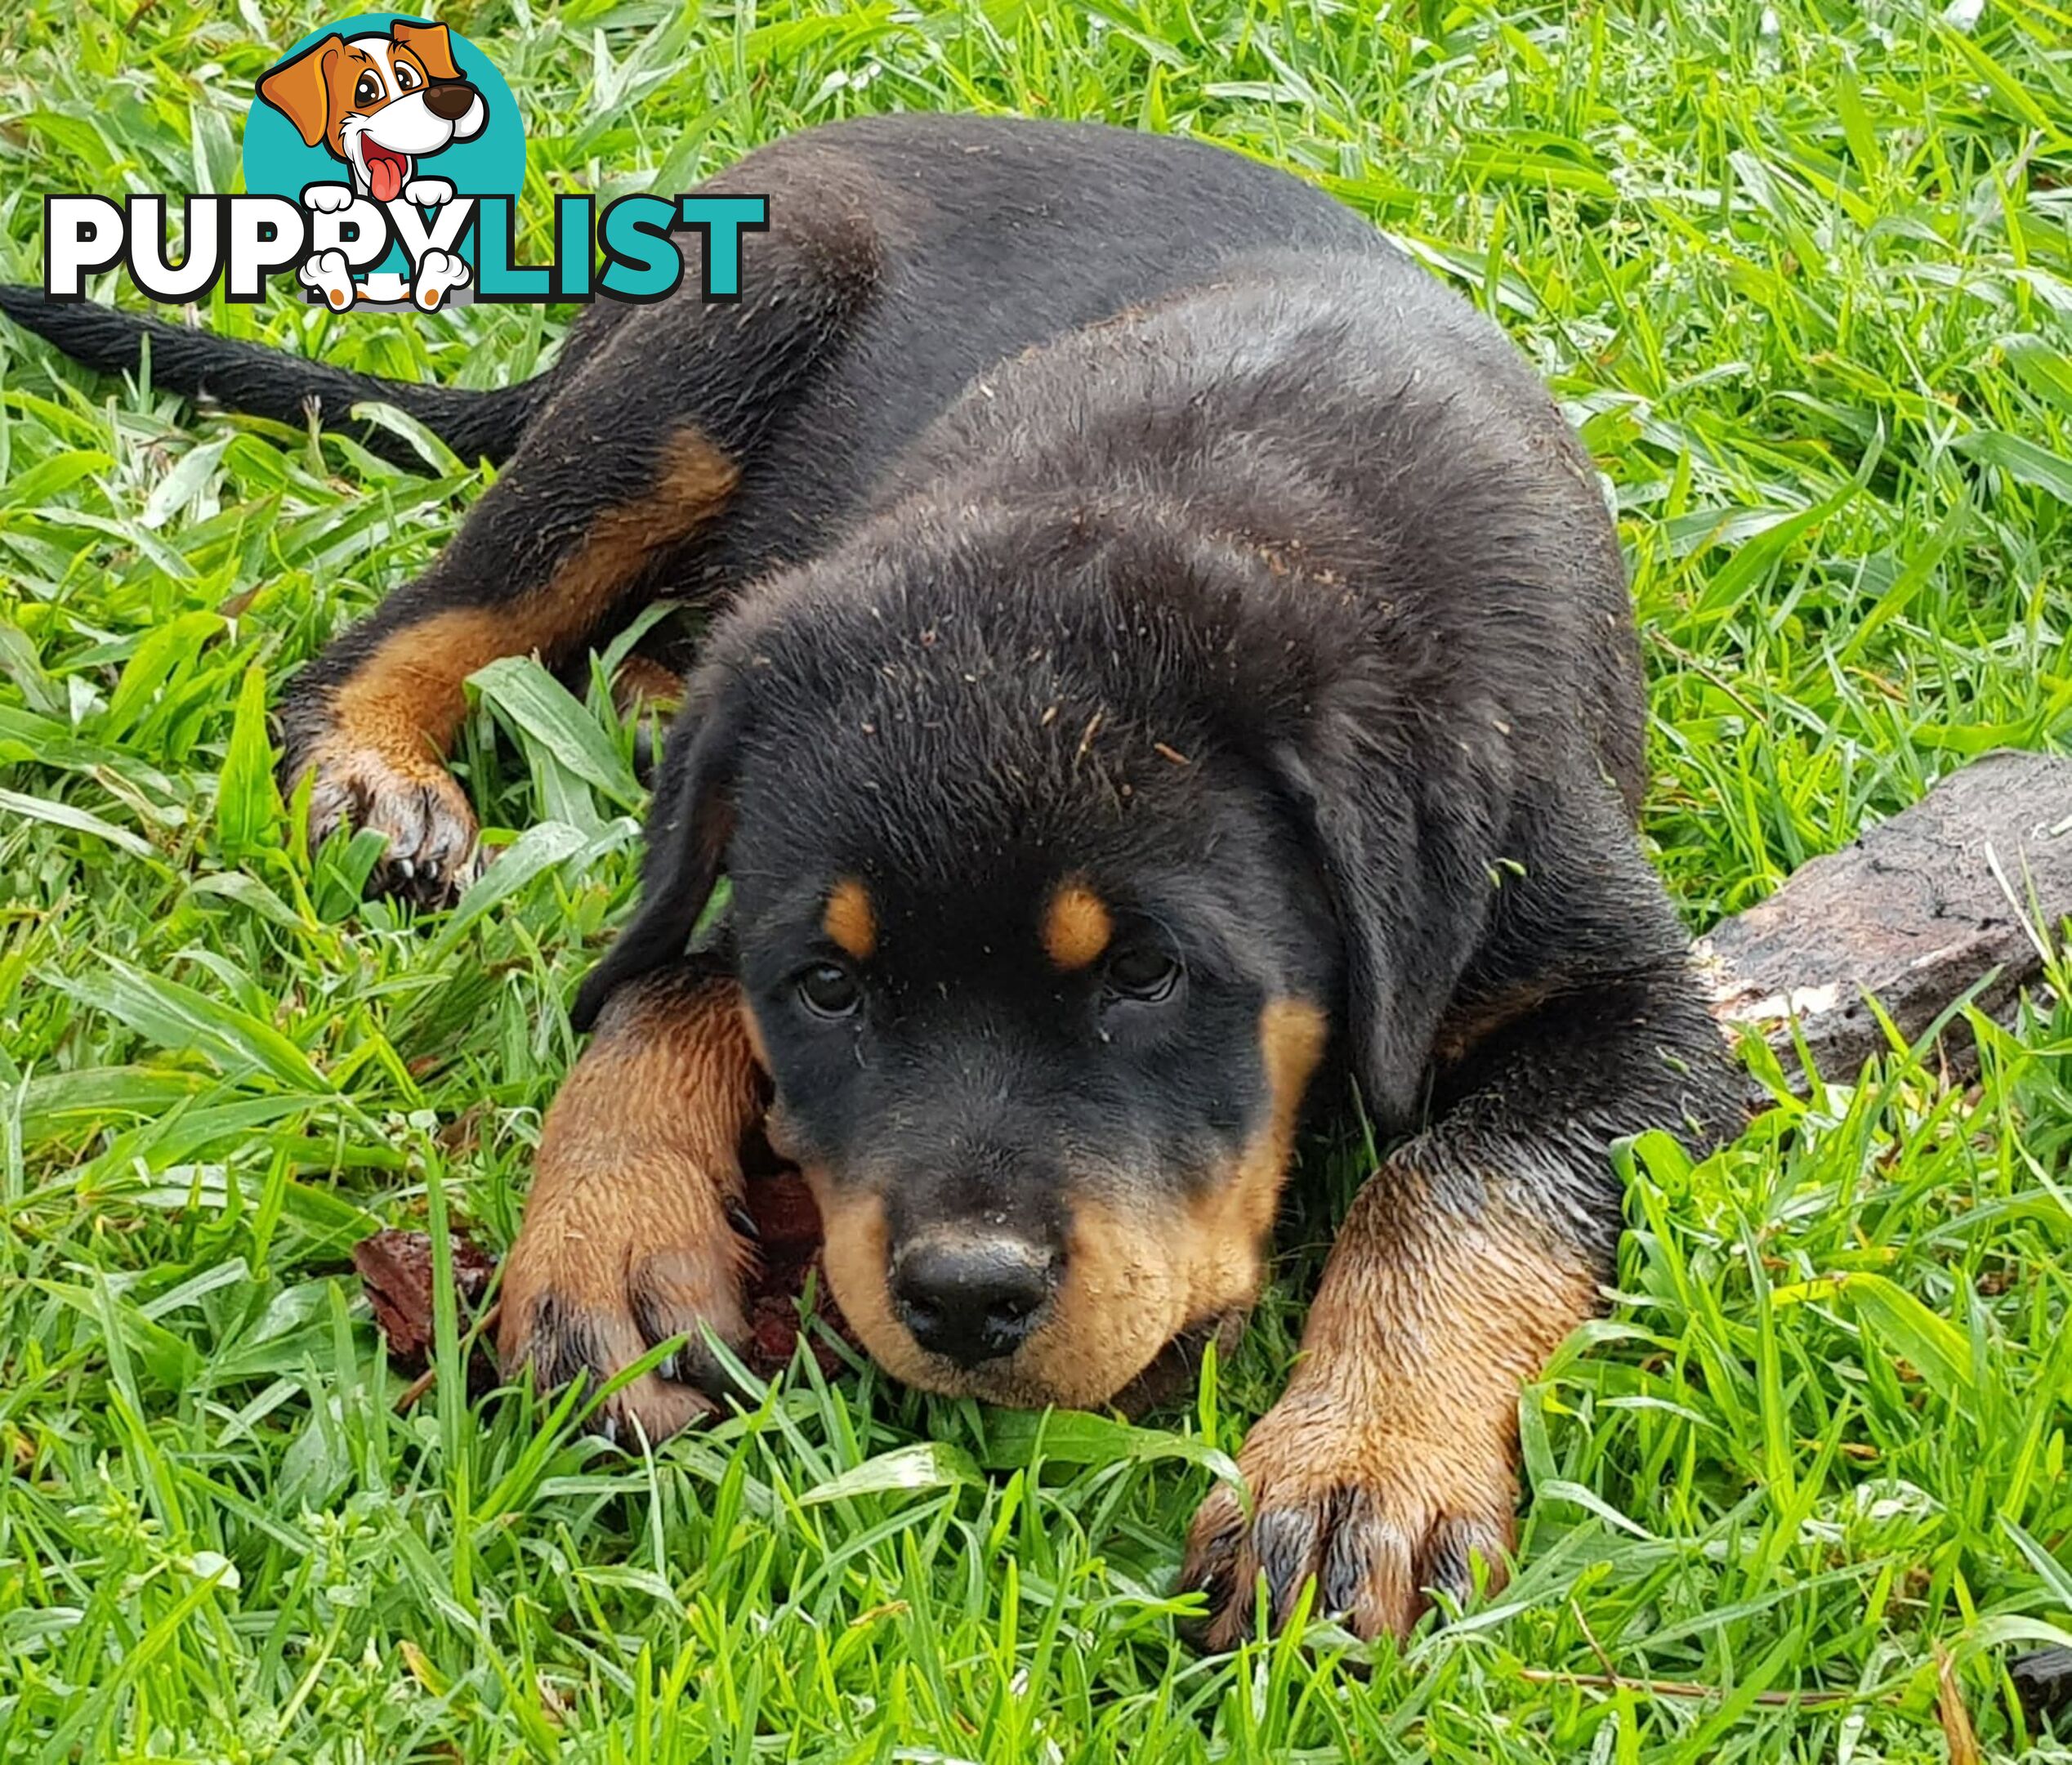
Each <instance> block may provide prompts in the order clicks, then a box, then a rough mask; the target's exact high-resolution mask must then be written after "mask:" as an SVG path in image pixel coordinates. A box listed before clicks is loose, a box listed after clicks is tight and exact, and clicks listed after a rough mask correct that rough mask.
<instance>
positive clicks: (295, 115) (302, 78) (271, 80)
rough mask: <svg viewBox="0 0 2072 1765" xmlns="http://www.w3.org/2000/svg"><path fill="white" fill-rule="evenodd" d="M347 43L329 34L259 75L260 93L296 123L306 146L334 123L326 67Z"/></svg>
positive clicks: (320, 140)
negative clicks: (290, 58)
mask: <svg viewBox="0 0 2072 1765" xmlns="http://www.w3.org/2000/svg"><path fill="white" fill-rule="evenodd" d="M345 47H346V44H345V39H344V38H342V37H339V36H336V35H333V36H329V37H326V38H324V39H323V40H322V41H321V42H313V43H311V44H310V47H308V48H306V49H305V50H304V51H302V52H301V54H300V55H298V56H296V57H295V58H294V60H292V61H284V62H282V63H281V64H280V65H279V67H276V68H270V69H268V70H267V71H266V73H264V74H261V75H260V76H259V96H261V98H263V99H265V100H266V102H267V103H268V104H270V105H272V106H273V107H274V109H276V110H278V111H279V112H280V114H282V115H283V116H284V117H286V118H288V121H289V122H291V123H293V124H294V125H295V127H296V129H297V132H299V133H300V134H301V137H302V145H304V146H305V147H315V146H319V145H322V143H323V141H324V132H325V131H326V130H327V129H328V128H329V127H330V126H331V83H330V81H329V80H328V78H326V77H325V71H324V70H325V69H327V68H328V67H329V66H330V65H331V62H332V59H333V57H334V56H337V55H339V54H341V53H342V52H343V51H344V49H345Z"/></svg>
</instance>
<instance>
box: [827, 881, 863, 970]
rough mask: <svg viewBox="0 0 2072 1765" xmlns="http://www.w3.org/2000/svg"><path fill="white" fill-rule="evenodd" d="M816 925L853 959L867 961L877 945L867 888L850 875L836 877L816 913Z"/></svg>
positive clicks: (829, 939)
mask: <svg viewBox="0 0 2072 1765" xmlns="http://www.w3.org/2000/svg"><path fill="white" fill-rule="evenodd" d="M820 929H821V930H822V931H823V932H826V933H827V935H828V941H830V942H831V943H833V944H835V945H838V946H839V947H840V948H841V949H842V950H843V951H845V952H846V954H848V955H849V956H851V957H852V958H854V959H855V960H856V961H857V962H869V960H870V958H871V953H872V952H873V950H876V949H877V913H876V911H875V910H874V909H873V908H872V906H871V904H870V891H869V890H868V889H866V888H865V887H864V885H863V884H862V883H859V882H858V881H857V880H856V879H855V878H854V877H843V878H841V879H840V880H838V881H837V883H835V886H834V889H833V892H832V893H831V894H830V895H829V896H828V905H827V909H826V911H825V912H824V913H823V914H821V915H820Z"/></svg>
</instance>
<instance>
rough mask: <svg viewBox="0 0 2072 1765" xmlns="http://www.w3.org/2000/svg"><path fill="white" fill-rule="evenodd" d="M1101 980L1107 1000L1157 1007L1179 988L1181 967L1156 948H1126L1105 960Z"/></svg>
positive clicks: (1131, 946) (1134, 946)
mask: <svg viewBox="0 0 2072 1765" xmlns="http://www.w3.org/2000/svg"><path fill="white" fill-rule="evenodd" d="M1101 978H1102V980H1103V981H1104V982H1105V985H1106V988H1107V991H1108V995H1109V997H1110V999H1134V1000H1136V1002H1137V1003H1140V1004H1145V1005H1156V1004H1159V1003H1162V1002H1163V1001H1164V1000H1166V999H1170V998H1172V993H1173V989H1174V988H1176V987H1177V986H1178V985H1180V964H1179V963H1177V962H1175V961H1174V960H1173V959H1172V957H1170V956H1168V954H1166V953H1165V952H1164V951H1163V950H1160V949H1159V948H1158V947H1157V945H1152V944H1130V945H1124V946H1123V948H1122V949H1120V950H1117V951H1116V952H1115V954H1114V955H1112V956H1110V958H1108V967H1107V969H1106V971H1105V973H1104V974H1103V975H1102V976H1101Z"/></svg>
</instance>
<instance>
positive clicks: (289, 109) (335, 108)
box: [259, 20, 489, 202]
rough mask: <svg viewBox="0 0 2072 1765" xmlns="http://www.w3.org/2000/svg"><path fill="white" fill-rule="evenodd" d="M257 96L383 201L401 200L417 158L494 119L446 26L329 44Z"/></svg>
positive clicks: (403, 25) (263, 84) (400, 27)
mask: <svg viewBox="0 0 2072 1765" xmlns="http://www.w3.org/2000/svg"><path fill="white" fill-rule="evenodd" d="M259 96H261V98H263V99H265V100H266V102H267V103H268V104H270V105H273V107H274V108H275V109H277V110H279V112H280V113H281V114H283V115H284V116H285V117H286V118H288V120H289V121H290V122H291V123H293V124H294V125H295V127H296V129H297V132H299V133H300V134H301V137H302V140H303V142H304V144H305V145H308V146H311V147H315V146H319V145H322V146H324V147H327V148H328V149H329V150H330V151H331V153H332V154H333V155H335V156H336V157H337V158H338V159H342V160H344V161H345V162H346V164H347V165H349V166H351V168H352V169H353V171H354V172H355V174H356V181H358V182H359V183H360V184H361V185H364V186H365V187H366V188H367V190H368V191H369V192H370V193H371V194H373V197H374V199H375V200H376V201H377V202H391V201H393V200H394V199H395V198H396V197H397V196H398V195H400V194H401V193H402V190H403V186H404V184H406V183H407V182H408V181H409V179H410V177H411V176H412V174H413V171H414V165H415V162H416V161H417V160H418V159H422V158H424V157H426V156H427V155H430V154H435V153H437V152H439V151H440V150H441V149H442V148H444V147H446V146H448V145H450V144H451V143H453V141H467V140H471V139H472V138H473V137H474V136H477V135H479V134H480V133H481V132H482V129H483V127H484V125H485V123H486V122H487V121H488V116H489V113H488V109H487V106H486V105H485V103H484V102H483V99H482V95H481V93H480V92H478V91H477V90H476V88H475V87H473V86H472V85H471V84H470V83H468V82H467V80H466V79H464V78H462V74H461V70H460V68H459V66H458V64H456V63H455V61H454V60H453V40H452V37H451V35H450V34H449V32H448V30H447V29H446V27H445V26H444V25H415V24H412V23H410V22H409V21H408V20H398V21H397V23H396V24H395V26H394V27H393V28H392V31H391V34H390V35H389V36H386V37H380V36H364V37H354V38H342V37H339V36H337V35H336V34H333V35H331V36H328V37H325V38H323V39H321V40H320V41H319V42H315V43H313V44H311V45H310V47H308V48H307V49H306V50H304V51H302V52H301V54H300V55H298V56H294V57H293V58H292V59H291V60H287V61H284V62H282V63H281V64H280V65H279V66H278V67H276V68H274V69H271V70H270V72H268V73H267V74H265V75H264V76H263V77H262V78H261V80H260V82H259Z"/></svg>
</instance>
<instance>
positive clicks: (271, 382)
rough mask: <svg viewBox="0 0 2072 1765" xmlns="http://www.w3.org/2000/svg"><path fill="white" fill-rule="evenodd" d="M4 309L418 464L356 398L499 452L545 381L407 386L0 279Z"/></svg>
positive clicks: (193, 384) (65, 341) (472, 456)
mask: <svg viewBox="0 0 2072 1765" xmlns="http://www.w3.org/2000/svg"><path fill="white" fill-rule="evenodd" d="M0 313H5V314H6V315H7V317H9V318H10V319H13V320H14V322H15V323H16V324H18V325H20V326H21V327H22V328H23V329H24V330H26V331H33V332H34V333H36V335H37V336H38V337H42V338H44V339H46V340H47V341H48V342H51V343H54V344H56V346H57V347H58V348H60V350H62V351H64V352H65V354H66V355H69V356H70V357H71V358H72V359H73V360H74V361H78V362H83V363H84V364H86V365H87V367H89V368H93V369H99V370H100V372H101V373H136V372H137V371H138V369H140V368H141V366H142V365H143V360H144V346H145V342H146V340H147V339H148V340H149V342H150V350H151V378H152V380H153V382H154V383H155V384H157V385H159V386H162V387H168V388H170V389H171V390H172V391H175V392H179V393H181V394H184V395H186V396H188V397H190V398H200V397H208V398H212V399H213V400H216V402H217V404H221V405H224V406H226V408H227V409H230V410H234V411H241V412H243V413H244V414H245V415H247V416H251V417H267V418H272V419H273V421H275V422H283V423H288V424H291V425H292V426H294V427H297V428H300V427H303V426H304V425H306V423H307V422H309V420H310V416H311V415H312V414H314V415H315V418H316V420H317V422H319V423H320V424H321V425H322V426H323V427H324V428H326V429H328V430H332V431H335V432H337V433H338V434H340V435H348V436H352V437H353V439H354V440H356V441H358V442H359V443H360V444H361V445H363V446H364V447H365V448H366V449H368V451H369V452H370V453H373V454H379V455H381V457H382V458H384V459H386V460H390V461H392V462H395V464H397V465H399V466H405V467H418V468H419V469H422V467H423V465H424V462H423V460H422V458H421V457H420V456H419V455H418V452H417V450H416V449H413V447H412V446H411V445H410V444H409V442H408V441H406V440H404V438H403V437H402V436H400V435H397V434H395V432H394V431H392V430H387V429H383V428H382V427H378V426H377V425H376V424H373V423H370V422H353V421H352V420H351V418H350V416H349V415H348V413H350V412H351V409H352V408H353V406H354V405H355V404H393V405H394V406H395V408H396V409H398V410H400V411H402V412H404V413H406V414H407V415H409V416H411V417H414V418H416V419H417V420H418V422H421V423H422V424H423V425H424V426H425V427H426V428H427V429H429V430H430V431H431V432H432V433H433V434H434V435H435V436H438V437H439V439H440V440H442V441H444V443H445V444H446V445H447V446H448V447H449V448H451V449H453V451H454V453H455V454H458V455H459V456H460V457H461V458H462V459H464V460H476V459H488V460H493V461H497V462H502V461H503V460H505V459H507V458H509V457H510V455H511V451H512V449H515V448H516V446H517V445H518V437H519V435H520V432H521V431H523V430H524V428H525V423H526V422H527V420H528V419H529V418H530V417H531V416H532V413H534V410H536V409H538V406H539V404H540V401H541V400H542V399H543V398H544V397H545V395H546V394H547V391H548V389H549V381H548V378H547V376H544V375H543V376H542V377H540V378H538V379H534V380H528V381H525V382H521V383H520V384H519V385H517V386H515V387H501V388H499V389H498V390H497V391H489V392H478V391H467V390H465V389H463V388H462V387H444V386H423V385H418V386H413V385H412V384H411V383H410V382H408V381H404V380H383V379H381V378H377V377H376V376H375V375H373V374H356V373H346V371H345V370H344V369H341V368H330V367H326V366H325V365H324V364H323V363H321V362H313V361H306V360H303V359H302V358H301V357H300V356H297V355H284V354H283V353H282V352H281V351H279V350H272V349H265V348H262V347H261V346H259V345H257V344H254V343H240V342H233V341H231V340H230V339H229V338H227V337H212V336H210V335H209V333H208V332H206V331H194V330H190V329H188V328H186V327H185V326H182V325H171V324H166V323H165V322H164V321H163V319H146V318H143V317H141V316H140V315H136V314H133V313H127V312H118V311H116V310H115V309H114V307H112V306H97V305H96V304H95V303H93V302H91V301H51V300H47V299H46V298H45V297H44V296H43V293H42V290H41V289H40V288H25V287H21V286H19V285H17V284H8V283H0Z"/></svg>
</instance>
